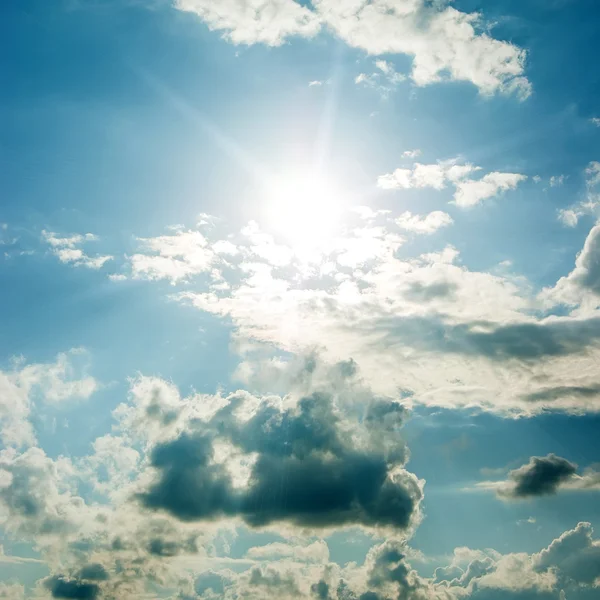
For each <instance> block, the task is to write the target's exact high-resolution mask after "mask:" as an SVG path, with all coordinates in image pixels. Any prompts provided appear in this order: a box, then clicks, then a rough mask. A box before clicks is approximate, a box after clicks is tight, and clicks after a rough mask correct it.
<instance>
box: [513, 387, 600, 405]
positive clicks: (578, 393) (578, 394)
mask: <svg viewBox="0 0 600 600" xmlns="http://www.w3.org/2000/svg"><path fill="white" fill-rule="evenodd" d="M599 396H600V383H598V384H594V385H589V386H579V385H564V386H557V387H551V388H546V389H544V390H540V391H539V392H534V393H532V394H528V395H527V396H525V400H527V401H529V402H553V401H555V400H559V399H561V398H565V397H575V398H580V399H590V400H592V399H594V398H598V397H599Z"/></svg>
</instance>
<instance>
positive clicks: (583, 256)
mask: <svg viewBox="0 0 600 600" xmlns="http://www.w3.org/2000/svg"><path fill="white" fill-rule="evenodd" d="M542 297H543V298H545V299H546V300H548V301H550V302H555V303H564V304H570V305H575V304H584V305H587V306H589V307H590V308H594V307H596V306H598V305H600V223H598V224H596V225H595V226H594V227H592V229H591V231H590V232H589V234H588V236H587V238H586V240H585V243H584V245H583V249H582V250H581V252H580V253H579V254H578V256H577V258H576V260H575V268H574V269H573V271H571V273H569V274H568V275H567V276H566V277H561V279H559V281H558V282H557V284H556V285H555V286H554V288H547V289H545V290H544V291H543V292H542Z"/></svg>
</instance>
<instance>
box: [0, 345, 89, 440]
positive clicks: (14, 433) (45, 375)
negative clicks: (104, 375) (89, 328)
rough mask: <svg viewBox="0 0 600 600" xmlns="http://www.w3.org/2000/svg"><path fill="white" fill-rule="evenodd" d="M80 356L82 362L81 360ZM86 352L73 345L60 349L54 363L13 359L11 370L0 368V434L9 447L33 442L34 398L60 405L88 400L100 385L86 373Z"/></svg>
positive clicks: (45, 402)
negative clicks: (66, 348)
mask: <svg viewBox="0 0 600 600" xmlns="http://www.w3.org/2000/svg"><path fill="white" fill-rule="evenodd" d="M82 359H83V363H82ZM87 362H88V361H87V354H86V353H85V351H83V350H81V349H77V348H74V349H72V350H70V351H69V352H67V353H61V354H59V355H58V356H57V357H56V361H55V362H54V363H40V364H24V363H23V361H22V360H18V361H16V362H15V366H14V368H13V369H12V370H10V371H0V427H1V429H0V437H1V439H2V443H3V444H4V445H5V446H7V447H9V446H13V447H17V448H19V447H23V446H28V445H33V444H34V443H35V433H34V430H33V426H32V424H31V420H30V417H31V413H32V409H33V404H34V400H40V401H41V402H43V403H44V404H51V405H54V406H60V405H61V404H65V403H68V402H70V401H73V400H87V399H88V398H89V397H90V396H91V395H92V394H93V393H94V392H95V391H96V390H97V389H98V387H99V384H98V382H97V381H96V380H95V379H94V378H93V377H91V376H89V375H88V374H87V366H88V365H87Z"/></svg>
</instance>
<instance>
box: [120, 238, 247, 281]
mask: <svg viewBox="0 0 600 600" xmlns="http://www.w3.org/2000/svg"><path fill="white" fill-rule="evenodd" d="M138 242H139V244H140V252H138V253H136V254H134V255H133V256H131V257H129V262H130V266H131V277H133V279H148V280H158V279H167V280H169V281H170V282H171V283H172V284H175V283H178V282H180V281H187V280H188V279H189V278H191V277H193V276H195V275H198V274H200V273H210V272H211V270H212V268H213V266H214V264H215V262H216V261H217V259H218V256H217V254H220V253H222V254H231V253H232V252H233V251H234V250H235V248H234V247H233V245H232V244H230V243H229V242H227V241H220V242H216V243H215V245H214V246H213V247H212V248H211V247H210V245H209V244H208V242H207V240H206V238H205V237H204V235H203V234H202V233H200V232H199V231H193V230H188V231H181V230H177V231H175V232H174V233H173V234H171V235H161V236H158V237H154V238H139V239H138Z"/></svg>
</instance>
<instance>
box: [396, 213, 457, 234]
mask: <svg viewBox="0 0 600 600" xmlns="http://www.w3.org/2000/svg"><path fill="white" fill-rule="evenodd" d="M396 223H397V225H398V227H400V228H401V229H405V230H406V231H412V232H414V233H418V234H429V233H435V232H436V231H437V230H438V229H441V228H442V227H447V226H448V225H452V223H454V221H453V220H452V217H451V216H450V215H449V214H448V213H445V212H442V211H441V210H435V211H433V212H430V213H428V214H426V215H424V216H421V215H414V214H412V213H411V212H408V211H407V212H405V213H402V214H401V215H400V216H399V217H398V218H397V219H396Z"/></svg>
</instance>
